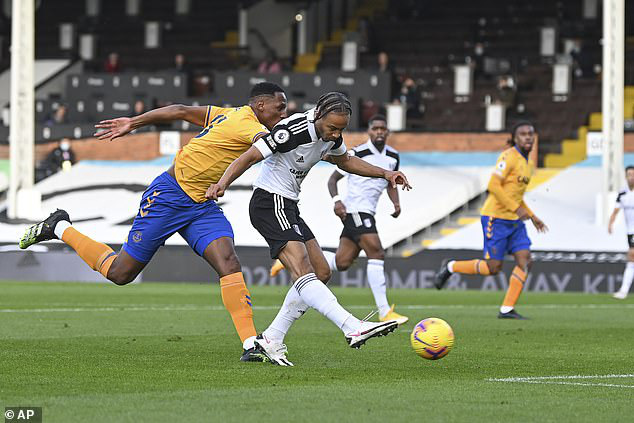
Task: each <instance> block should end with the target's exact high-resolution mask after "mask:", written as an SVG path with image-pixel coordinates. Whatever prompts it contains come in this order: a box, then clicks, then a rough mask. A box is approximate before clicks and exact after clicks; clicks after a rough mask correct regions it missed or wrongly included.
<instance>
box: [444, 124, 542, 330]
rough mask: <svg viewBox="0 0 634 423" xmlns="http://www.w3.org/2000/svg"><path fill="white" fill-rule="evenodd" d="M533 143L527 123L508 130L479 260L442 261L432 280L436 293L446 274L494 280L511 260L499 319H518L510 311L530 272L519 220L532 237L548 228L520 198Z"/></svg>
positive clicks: (488, 203)
mask: <svg viewBox="0 0 634 423" xmlns="http://www.w3.org/2000/svg"><path fill="white" fill-rule="evenodd" d="M534 143H535V128H534V127H533V124H531V123H530V122H520V123H518V124H517V125H515V126H514V127H513V130H512V131H511V139H510V140H509V144H510V148H508V149H507V150H505V151H504V152H502V154H501V155H500V157H499V158H498V161H497V164H496V165H495V171H494V172H493V175H491V179H490V181H489V186H488V187H487V189H488V191H489V196H488V197H487V199H486V202H485V203H484V207H483V208H482V210H481V214H482V217H481V220H482V233H483V235H484V260H478V259H476V260H464V261H456V260H450V261H445V262H444V263H443V265H442V266H441V268H440V271H439V272H438V273H437V274H436V281H435V285H436V288H438V289H441V288H442V287H443V286H444V285H445V283H446V282H447V279H449V277H450V276H451V274H452V273H462V274H466V275H497V274H498V273H499V272H500V270H502V263H503V260H504V256H505V255H506V254H507V253H510V254H512V255H513V256H514V257H515V268H513V272H512V274H511V277H510V278H509V286H508V290H507V291H506V296H505V297H504V301H503V302H502V306H501V307H500V313H499V314H498V317H499V318H500V319H524V317H522V316H521V315H520V314H518V313H517V312H516V311H515V304H516V303H517V300H518V299H519V297H520V294H521V293H522V287H523V286H524V282H525V281H526V275H527V274H528V271H529V270H530V266H531V252H530V246H531V241H530V239H529V238H528V234H527V233H526V226H525V225H524V220H527V219H530V220H531V221H532V222H533V225H534V226H535V228H536V229H537V231H538V232H546V231H547V230H548V228H547V227H546V225H545V224H544V222H542V221H541V220H540V219H539V218H538V217H537V216H535V213H533V212H532V211H531V209H529V208H528V206H527V205H526V203H525V202H524V192H525V191H526V187H527V186H528V183H529V182H530V180H531V176H532V172H533V163H532V162H531V161H530V160H529V158H528V155H529V153H530V152H531V150H532V148H533V144H534Z"/></svg>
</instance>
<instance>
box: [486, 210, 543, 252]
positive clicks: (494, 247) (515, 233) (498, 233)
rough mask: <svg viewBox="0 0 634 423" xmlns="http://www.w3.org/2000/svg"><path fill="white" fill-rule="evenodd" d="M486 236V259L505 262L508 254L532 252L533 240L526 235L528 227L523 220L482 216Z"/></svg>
mask: <svg viewBox="0 0 634 423" xmlns="http://www.w3.org/2000/svg"><path fill="white" fill-rule="evenodd" d="M481 220H482V233H483V234H484V258H485V259H487V260H488V259H493V260H504V256H505V255H506V254H507V253H510V254H513V253H516V252H518V251H520V250H530V248H531V240H530V239H528V234H527V233H526V225H524V222H522V221H521V220H519V219H518V220H506V219H497V218H495V217H490V216H482V217H481Z"/></svg>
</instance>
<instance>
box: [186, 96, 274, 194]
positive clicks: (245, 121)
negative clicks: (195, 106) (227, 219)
mask: <svg viewBox="0 0 634 423" xmlns="http://www.w3.org/2000/svg"><path fill="white" fill-rule="evenodd" d="M268 132H269V131H268V129H267V128H266V127H265V126H264V125H262V124H261V123H260V121H258V118H257V117H256V116H255V113H254V112H253V109H251V107H249V106H242V107H231V108H225V107H216V106H208V107H207V114H206V117H205V124H204V129H203V130H202V131H201V132H200V133H199V134H198V135H196V136H195V137H194V138H192V139H191V140H190V141H189V143H187V145H185V146H184V147H183V148H182V149H181V150H180V151H179V152H178V153H177V154H176V158H175V159H174V174H175V175H176V181H177V182H178V184H179V185H180V187H181V188H182V189H183V191H185V193H187V195H188V196H189V197H191V199H192V200H194V201H196V202H197V203H202V202H204V201H207V199H206V198H205V193H206V192H207V188H209V185H211V184H215V183H217V182H218V181H219V180H220V178H221V177H222V175H223V174H224V172H225V170H226V169H227V167H229V165H230V164H231V163H232V162H233V161H234V160H236V159H237V158H238V157H239V156H240V155H241V154H242V153H244V152H245V151H247V150H248V149H249V147H251V145H252V144H253V143H254V142H255V141H257V140H258V139H260V137H262V136H264V135H266V134H268Z"/></svg>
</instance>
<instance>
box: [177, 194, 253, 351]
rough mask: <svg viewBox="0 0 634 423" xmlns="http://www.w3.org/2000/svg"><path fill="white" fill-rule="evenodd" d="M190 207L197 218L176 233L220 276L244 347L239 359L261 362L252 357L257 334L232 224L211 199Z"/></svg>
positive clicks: (223, 297)
mask: <svg viewBox="0 0 634 423" xmlns="http://www.w3.org/2000/svg"><path fill="white" fill-rule="evenodd" d="M193 207H194V208H195V209H197V210H198V213H197V215H196V217H195V218H194V219H192V221H191V222H190V223H189V224H188V225H187V226H185V227H183V228H182V229H181V230H180V231H179V233H180V234H181V236H182V237H183V238H184V239H185V240H186V241H187V243H188V244H189V245H190V247H192V249H193V250H194V251H195V252H196V253H197V254H198V255H200V256H202V257H203V258H204V259H205V261H207V263H209V264H210V265H211V267H212V268H213V269H214V270H215V271H216V272H217V273H218V276H219V277H220V293H221V296H222V302H223V304H224V306H225V308H226V309H227V311H228V312H229V314H230V315H231V320H232V321H233V324H234V326H235V328H236V332H237V333H238V336H239V337H240V341H241V342H242V346H243V348H244V351H243V356H242V358H241V360H242V361H262V360H261V357H260V359H258V357H252V356H253V354H254V353H255V344H254V340H255V336H256V335H257V332H256V330H255V325H254V324H253V308H252V300H251V294H250V293H249V290H248V289H247V286H246V283H245V281H244V275H243V274H242V268H241V266H240V260H239V259H238V256H237V254H236V252H235V248H234V244H233V229H232V228H231V224H230V223H229V221H228V220H227V218H226V217H225V215H224V213H223V212H222V210H221V209H220V207H218V205H217V204H216V203H215V202H213V201H209V202H205V203H201V204H196V205H195V206H193ZM254 358H255V359H254Z"/></svg>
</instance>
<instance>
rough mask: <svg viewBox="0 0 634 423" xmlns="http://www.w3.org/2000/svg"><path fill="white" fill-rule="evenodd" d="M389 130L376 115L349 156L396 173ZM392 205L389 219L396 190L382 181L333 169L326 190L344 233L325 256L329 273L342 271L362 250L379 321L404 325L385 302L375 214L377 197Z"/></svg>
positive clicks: (398, 208)
mask: <svg viewBox="0 0 634 423" xmlns="http://www.w3.org/2000/svg"><path fill="white" fill-rule="evenodd" d="M388 135H389V131H388V129H387V122H386V120H385V116H381V115H375V116H373V117H371V118H370V121H369V122H368V136H369V137H370V139H369V140H368V142H366V143H364V144H361V145H358V146H357V147H355V148H354V149H352V150H351V151H350V154H351V155H354V156H355V157H358V158H360V159H361V160H364V161H366V162H368V163H370V164H372V165H374V166H378V167H380V168H383V169H387V170H399V169H398V168H399V155H398V152H397V151H396V150H395V149H393V148H392V147H390V146H388V145H386V142H387V137H388ZM344 176H348V181H347V182H348V191H347V194H346V198H345V200H343V201H342V199H341V196H339V193H338V190H337V182H338V181H340V180H341V179H342V178H343V177H344ZM385 190H387V195H388V197H389V198H390V201H392V204H393V205H394V213H392V217H394V218H397V217H398V216H399V215H400V214H401V206H400V203H399V197H398V189H396V188H395V187H393V186H392V185H390V184H389V183H388V182H387V181H386V180H385V179H379V178H365V177H362V176H358V175H354V174H347V172H345V171H342V170H340V169H336V170H335V171H334V172H333V173H332V175H331V176H330V179H329V180H328V191H329V192H330V196H331V197H332V200H333V202H334V212H335V214H336V215H337V216H338V217H339V218H340V219H341V221H342V222H343V231H342V232H341V237H340V239H339V248H337V252H336V253H333V252H331V251H324V252H323V253H324V256H325V257H326V261H327V262H328V265H329V267H330V270H333V271H334V270H339V271H344V270H347V269H348V268H350V266H351V265H352V263H353V262H354V260H355V259H356V258H357V257H359V253H360V252H361V250H363V251H365V254H366V256H367V257H368V265H367V270H366V272H367V275H368V284H369V285H370V289H371V290H372V294H373V295H374V301H375V302H376V306H377V308H378V310H379V320H380V321H382V322H385V321H387V320H396V321H397V322H398V324H399V325H402V324H403V323H405V322H407V320H408V318H407V317H405V316H402V315H400V314H398V313H396V312H395V311H394V305H392V307H390V305H389V303H388V301H387V295H386V285H385V273H384V270H383V263H384V262H383V259H384V257H385V252H384V251H383V246H382V245H381V239H380V238H379V235H378V233H377V230H376V221H375V220H374V214H375V213H376V206H377V203H378V202H379V197H381V194H382V193H383V191H385ZM283 268H284V266H283V265H282V264H281V262H280V261H279V260H276V262H275V264H274V265H273V267H272V268H271V275H272V276H275V275H276V274H277V273H278V272H279V271H280V270H282V269H283Z"/></svg>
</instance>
